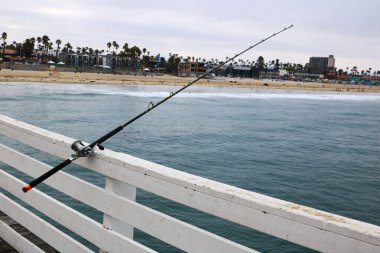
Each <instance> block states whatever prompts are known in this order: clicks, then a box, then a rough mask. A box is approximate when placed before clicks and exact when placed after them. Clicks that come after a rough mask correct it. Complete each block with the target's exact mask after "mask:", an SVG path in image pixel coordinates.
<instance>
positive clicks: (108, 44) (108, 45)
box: [107, 42, 112, 53]
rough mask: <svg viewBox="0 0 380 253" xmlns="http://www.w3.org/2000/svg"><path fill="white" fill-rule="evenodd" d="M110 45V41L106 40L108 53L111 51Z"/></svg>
mask: <svg viewBox="0 0 380 253" xmlns="http://www.w3.org/2000/svg"><path fill="white" fill-rule="evenodd" d="M111 46H112V43H111V42H108V43H107V47H108V52H110V53H111V51H110V50H111Z"/></svg>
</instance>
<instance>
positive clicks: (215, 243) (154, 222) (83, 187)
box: [0, 144, 257, 253]
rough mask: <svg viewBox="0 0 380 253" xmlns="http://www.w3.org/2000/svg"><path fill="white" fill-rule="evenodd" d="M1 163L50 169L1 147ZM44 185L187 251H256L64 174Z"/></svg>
mask: <svg viewBox="0 0 380 253" xmlns="http://www.w3.org/2000/svg"><path fill="white" fill-rule="evenodd" d="M0 160H2V161H3V162H5V163H7V164H9V165H11V166H12V167H14V168H16V169H19V170H20V171H23V172H24V173H26V174H29V175H32V176H36V175H40V174H42V173H43V172H45V171H47V170H49V169H50V168H51V167H50V166H48V165H46V164H44V163H42V162H40V161H38V160H36V159H34V158H31V157H28V156H26V155H24V154H22V153H20V152H18V151H16V150H13V149H11V148H9V147H6V146H4V145H1V144H0ZM26 164H27V166H25V165H26ZM45 183H46V184H48V185H50V186H52V187H54V188H56V189H58V190H60V191H62V192H64V193H65V194H67V195H69V196H71V197H73V198H76V199H78V200H80V201H82V202H83V203H86V204H88V205H90V206H93V207H94V208H96V209H98V210H100V211H102V212H104V213H107V214H108V215H110V216H112V217H114V218H116V219H118V220H121V221H124V222H126V223H128V224H131V225H133V226H134V227H137V228H138V229H140V230H142V231H144V232H146V233H148V234H150V235H152V236H154V237H156V238H158V239H160V240H162V241H164V242H167V243H169V244H171V245H173V246H175V247H178V248H180V249H182V250H185V251H187V252H201V251H203V250H204V249H205V248H208V249H210V248H211V249H213V250H212V251H215V252H221V253H222V252H236V253H238V252H257V251H254V250H252V249H249V248H247V247H244V246H242V245H239V244H237V243H234V242H232V241H229V240H227V239H224V238H222V237H219V236H217V235H214V234H212V233H210V232H207V231H205V230H202V229H199V228H197V227H195V226H192V225H189V224H187V223H185V222H182V221H180V220H177V219H175V218H172V217H170V216H168V215H165V214H162V213H160V212H157V211H155V210H153V209H150V208H148V207H145V206H143V205H141V204H139V203H136V202H134V201H131V200H128V199H126V198H124V197H120V196H116V195H114V194H112V193H111V192H108V191H106V190H104V189H101V188H99V187H97V186H94V185H92V184H89V183H87V182H86V181H83V180H81V179H78V178H75V177H73V176H71V175H69V174H67V173H64V172H58V173H57V174H55V175H54V176H53V177H50V178H49V179H47V180H46V181H45ZM128 194H129V195H131V194H132V195H134V194H133V193H128ZM130 197H133V196H130Z"/></svg>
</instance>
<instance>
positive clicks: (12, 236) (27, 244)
mask: <svg viewBox="0 0 380 253" xmlns="http://www.w3.org/2000/svg"><path fill="white" fill-rule="evenodd" d="M0 237H1V238H3V240H4V241H6V242H7V243H8V244H9V245H11V246H12V247H13V248H14V249H15V250H17V251H18V252H21V253H44V251H43V250H42V249H40V248H39V247H37V246H36V245H34V244H33V243H32V242H31V241H29V240H28V239H26V238H24V237H23V236H22V235H20V234H19V233H17V232H16V231H14V230H13V229H12V228H11V227H10V226H8V225H7V224H6V223H5V222H3V221H1V220H0Z"/></svg>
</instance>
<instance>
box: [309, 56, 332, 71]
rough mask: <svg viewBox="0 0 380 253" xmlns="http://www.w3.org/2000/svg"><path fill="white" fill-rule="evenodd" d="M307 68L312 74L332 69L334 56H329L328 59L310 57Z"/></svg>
mask: <svg viewBox="0 0 380 253" xmlns="http://www.w3.org/2000/svg"><path fill="white" fill-rule="evenodd" d="M309 66H310V68H311V70H312V71H313V72H324V71H326V70H328V69H330V68H334V67H335V58H334V55H329V57H316V56H313V57H310V60H309Z"/></svg>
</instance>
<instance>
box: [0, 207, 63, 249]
mask: <svg viewBox="0 0 380 253" xmlns="http://www.w3.org/2000/svg"><path fill="white" fill-rule="evenodd" d="M0 222H4V223H6V224H7V225H8V226H9V227H11V228H12V229H13V230H14V231H16V232H17V233H19V234H20V235H22V236H23V237H24V238H25V239H27V240H29V241H31V242H32V243H33V244H34V245H36V246H37V247H39V248H40V249H41V250H42V251H44V252H49V253H58V251H57V250H55V249H54V248H53V247H51V246H50V245H49V244H47V243H46V242H44V241H43V240H41V239H40V238H39V237H37V236H36V235H35V234H33V233H32V232H30V231H29V230H28V229H26V228H25V227H23V226H21V225H20V224H18V223H17V222H16V221H15V220H13V219H12V218H10V217H9V216H8V215H6V214H5V213H3V212H2V211H0ZM17 252H18V251H17V250H15V249H14V248H12V247H11V246H10V245H9V244H8V243H7V242H6V241H4V240H3V238H1V237H0V253H17Z"/></svg>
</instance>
